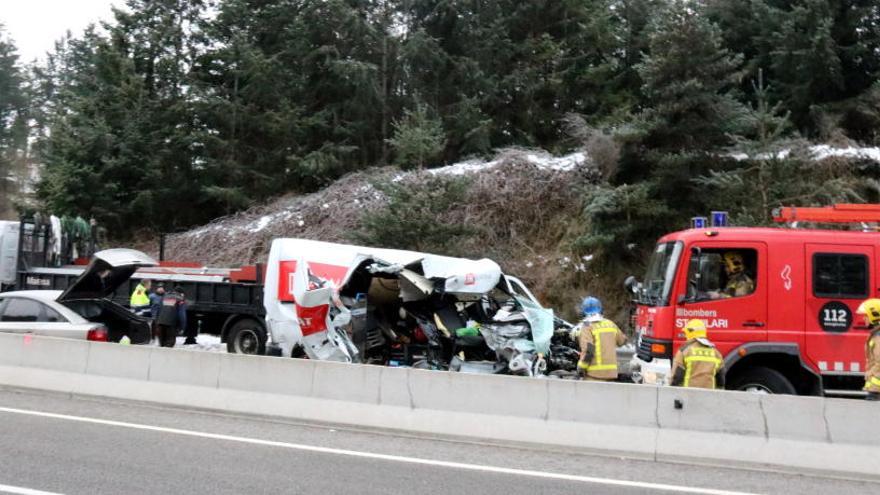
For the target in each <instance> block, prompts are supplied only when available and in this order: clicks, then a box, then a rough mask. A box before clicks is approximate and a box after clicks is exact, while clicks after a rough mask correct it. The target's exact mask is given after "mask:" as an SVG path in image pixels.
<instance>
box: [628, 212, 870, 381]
mask: <svg viewBox="0 0 880 495" xmlns="http://www.w3.org/2000/svg"><path fill="white" fill-rule="evenodd" d="M731 259H733V260H738V261H739V264H740V265H741V266H740V267H739V271H738V272H737V268H736V267H734V268H733V269H731V267H730V266H729V265H728V263H727V262H726V261H727V260H731ZM878 259H880V235H878V233H877V232H872V231H864V232H861V231H843V230H818V229H797V228H795V229H792V228H750V227H718V228H714V227H710V228H698V229H689V230H684V231H680V232H675V233H672V234H669V235H666V236H664V237H662V238H661V239H660V240H659V241H658V243H657V245H656V246H655V248H654V252H653V255H652V257H651V260H650V262H649V265H648V270H647V273H646V276H645V280H644V282H643V283H641V284H638V285H637V286H636V287H634V288H633V291H634V294H635V303H636V310H635V317H634V323H635V331H636V334H637V339H638V341H637V354H636V358H635V362H634V365H635V366H636V367H637V368H638V369H639V370H640V376H641V377H642V379H643V380H644V381H646V382H649V383H650V382H662V381H663V380H664V379H665V378H666V377H667V376H668V373H669V369H670V365H671V358H672V356H673V355H674V353H675V351H677V350H678V348H679V347H681V346H682V345H683V344H684V342H685V340H684V334H683V332H682V329H683V327H684V325H685V323H686V322H687V321H688V320H690V319H692V318H699V319H702V320H703V321H704V322H705V323H706V326H707V328H708V336H709V339H710V340H712V342H714V343H715V345H716V346H717V347H718V350H719V351H721V353H722V354H723V355H724V356H725V368H726V373H727V386H728V388H730V389H735V390H746V391H753V392H763V393H786V394H800V395H821V394H826V393H827V394H829V395H858V394H860V393H861V392H860V389H861V387H862V386H863V385H864V380H863V374H864V344H865V340H866V338H867V336H868V328H867V326H865V325H864V322H863V321H862V319H861V318H860V317H858V316H857V315H856V309H857V308H858V306H859V304H860V303H861V302H862V301H864V300H865V299H867V298H869V297H877V296H878V291H880V289H878V286H880V284H878V280H880V267H878V263H877V261H878ZM732 272H736V273H732Z"/></svg>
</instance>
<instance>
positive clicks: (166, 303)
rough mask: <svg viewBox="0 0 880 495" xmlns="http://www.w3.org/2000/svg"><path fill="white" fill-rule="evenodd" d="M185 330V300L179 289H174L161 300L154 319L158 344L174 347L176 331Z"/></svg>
mask: <svg viewBox="0 0 880 495" xmlns="http://www.w3.org/2000/svg"><path fill="white" fill-rule="evenodd" d="M185 328H186V298H185V297H184V294H183V290H182V289H181V288H180V287H175V288H174V290H173V291H172V292H169V293H167V294H165V297H163V298H162V307H161V308H160V309H159V316H158V317H157V318H156V330H157V332H158V334H159V344H160V345H161V346H162V347H174V343H175V342H176V341H177V331H178V329H185Z"/></svg>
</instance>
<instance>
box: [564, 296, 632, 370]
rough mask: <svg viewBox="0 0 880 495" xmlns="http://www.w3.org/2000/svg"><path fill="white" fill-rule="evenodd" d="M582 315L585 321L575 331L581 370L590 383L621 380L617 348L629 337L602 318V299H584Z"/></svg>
mask: <svg viewBox="0 0 880 495" xmlns="http://www.w3.org/2000/svg"><path fill="white" fill-rule="evenodd" d="M581 311H582V312H583V313H584V319H583V321H581V323H580V324H579V325H578V326H577V327H576V328H575V334H576V336H577V340H578V344H579V346H580V351H581V353H580V359H579V360H578V369H579V370H580V371H581V372H582V373H583V374H584V377H585V378H586V379H588V380H603V381H613V380H617V348H618V347H619V346H622V345H623V344H625V343H626V336H625V335H623V332H621V331H620V328H618V327H617V325H615V324H614V322H613V321H611V320H609V319H606V318H605V317H604V316H602V302H601V301H599V299H597V298H595V297H586V298H584V300H583V302H582V303H581Z"/></svg>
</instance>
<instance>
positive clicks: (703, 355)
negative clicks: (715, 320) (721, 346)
mask: <svg viewBox="0 0 880 495" xmlns="http://www.w3.org/2000/svg"><path fill="white" fill-rule="evenodd" d="M684 336H685V338H686V339H687V342H686V343H685V344H684V345H683V346H681V348H680V349H679V350H678V352H676V353H675V358H673V360H672V383H671V384H672V386H673V387H691V388H708V389H716V388H724V358H723V356H721V353H720V352H718V349H716V348H715V344H713V343H712V342H711V341H709V339H708V338H707V337H706V324H705V323H703V320H698V319H693V320H690V321H689V322H687V324H686V325H685V327H684Z"/></svg>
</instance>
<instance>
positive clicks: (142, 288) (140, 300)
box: [128, 280, 152, 316]
mask: <svg viewBox="0 0 880 495" xmlns="http://www.w3.org/2000/svg"><path fill="white" fill-rule="evenodd" d="M151 285H152V284H151V282H150V281H149V280H141V282H140V283H139V284H137V287H135V288H134V292H132V293H131V299H129V301H128V306H129V307H130V308H131V311H132V313H134V314H136V315H138V316H147V313H149V312H150V296H149V295H147V294H148V293H149V291H150V286H151Z"/></svg>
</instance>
